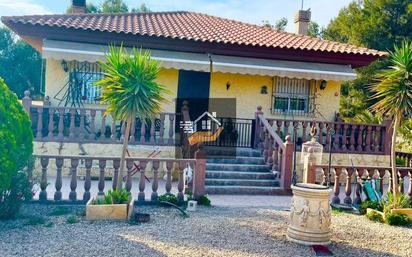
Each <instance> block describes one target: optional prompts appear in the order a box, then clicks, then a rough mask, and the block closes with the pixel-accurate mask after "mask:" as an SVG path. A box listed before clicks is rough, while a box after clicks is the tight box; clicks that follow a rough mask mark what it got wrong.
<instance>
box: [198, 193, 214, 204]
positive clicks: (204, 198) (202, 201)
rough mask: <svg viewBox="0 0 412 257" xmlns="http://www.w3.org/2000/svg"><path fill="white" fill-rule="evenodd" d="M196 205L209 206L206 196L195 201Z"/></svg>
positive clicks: (209, 202)
mask: <svg viewBox="0 0 412 257" xmlns="http://www.w3.org/2000/svg"><path fill="white" fill-rule="evenodd" d="M197 204H199V205H204V206H211V205H212V204H211V201H210V199H209V197H208V196H207V195H202V196H200V197H199V199H197Z"/></svg>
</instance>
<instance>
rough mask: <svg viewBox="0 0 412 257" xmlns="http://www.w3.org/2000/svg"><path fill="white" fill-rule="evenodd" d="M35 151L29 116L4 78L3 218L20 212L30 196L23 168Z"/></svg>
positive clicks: (0, 97)
mask: <svg viewBox="0 0 412 257" xmlns="http://www.w3.org/2000/svg"><path fill="white" fill-rule="evenodd" d="M32 152H33V134H32V131H31V123H30V120H29V116H28V115H27V113H26V112H25V111H24V110H23V107H22V105H21V104H20V103H19V102H18V99H17V96H16V95H15V94H13V93H12V92H11V91H10V89H9V88H8V87H7V86H6V84H5V83H4V81H3V80H2V79H1V78H0V219H1V218H9V217H12V216H13V215H15V214H16V212H17V210H18V208H19V207H20V205H21V202H22V201H23V200H24V199H27V198H29V197H30V194H31V191H30V187H29V184H28V181H27V177H26V176H25V174H24V173H23V172H22V169H23V168H24V167H25V166H26V165H28V164H29V160H30V159H31V155H32Z"/></svg>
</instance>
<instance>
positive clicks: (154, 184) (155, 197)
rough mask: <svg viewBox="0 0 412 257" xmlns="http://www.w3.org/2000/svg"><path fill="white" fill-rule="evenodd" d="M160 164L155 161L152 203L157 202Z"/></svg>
mask: <svg viewBox="0 0 412 257" xmlns="http://www.w3.org/2000/svg"><path fill="white" fill-rule="evenodd" d="M159 164H160V163H159V161H153V165H152V166H153V183H152V197H151V199H152V202H156V201H157V189H158V188H159V178H158V177H159Z"/></svg>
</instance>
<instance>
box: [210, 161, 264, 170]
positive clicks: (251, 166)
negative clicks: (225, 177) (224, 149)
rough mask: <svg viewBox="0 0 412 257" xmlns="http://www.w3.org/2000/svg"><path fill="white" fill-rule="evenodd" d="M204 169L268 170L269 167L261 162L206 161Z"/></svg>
mask: <svg viewBox="0 0 412 257" xmlns="http://www.w3.org/2000/svg"><path fill="white" fill-rule="evenodd" d="M206 170H207V171H208V170H228V171H255V172H268V171H269V168H268V166H267V165H262V164H226V163H206Z"/></svg>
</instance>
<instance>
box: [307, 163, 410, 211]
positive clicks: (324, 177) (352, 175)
mask: <svg viewBox="0 0 412 257" xmlns="http://www.w3.org/2000/svg"><path fill="white" fill-rule="evenodd" d="M308 166H309V167H307V169H308V177H310V178H312V179H308V181H307V182H308V183H320V184H323V185H326V184H327V183H326V181H328V180H329V181H330V183H331V185H332V187H333V198H332V203H345V204H352V203H354V204H360V203H361V202H362V200H364V198H362V181H364V180H367V179H376V180H377V181H379V191H380V192H382V193H383V194H385V193H386V192H388V191H390V190H392V189H391V187H392V175H391V174H392V169H391V167H374V166H356V167H352V166H346V165H332V167H331V172H330V173H329V172H328V171H329V168H328V165H327V164H323V165H312V163H310V162H309V163H308ZM313 174H320V175H321V179H320V180H319V179H318V180H316V179H315V178H316V176H313ZM328 177H329V179H328ZM411 178H412V168H406V167H398V179H399V191H400V192H402V193H405V194H408V195H409V196H410V197H412V180H411ZM384 182H386V183H384ZM342 186H344V192H341V188H342ZM342 193H343V194H342ZM353 196H354V197H353ZM352 198H353V199H352Z"/></svg>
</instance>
